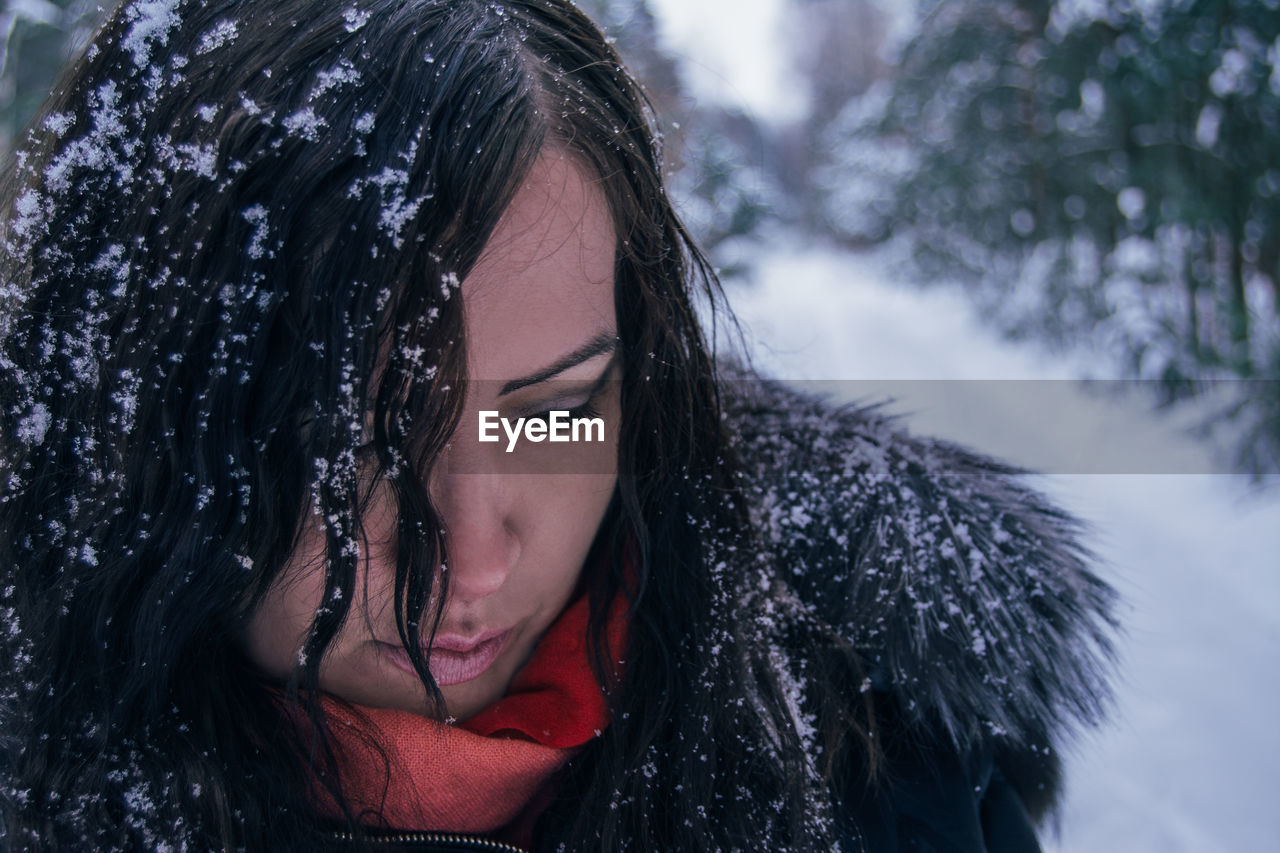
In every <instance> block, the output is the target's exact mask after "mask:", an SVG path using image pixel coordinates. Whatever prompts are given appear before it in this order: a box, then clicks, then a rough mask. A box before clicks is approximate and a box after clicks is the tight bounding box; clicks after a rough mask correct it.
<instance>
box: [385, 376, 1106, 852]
mask: <svg viewBox="0 0 1280 853" xmlns="http://www.w3.org/2000/svg"><path fill="white" fill-rule="evenodd" d="M723 402H724V406H725V418H726V423H727V427H728V430H729V432H730V435H731V437H732V438H731V440H732V443H733V446H734V447H735V449H736V451H737V454H738V455H739V457H740V460H741V462H742V464H743V466H744V475H745V476H744V480H743V489H744V492H745V494H746V496H747V498H748V500H749V503H750V513H751V517H752V521H753V526H754V527H755V528H756V530H757V531H758V532H759V535H760V538H761V543H762V547H763V548H765V549H766V550H767V551H768V552H769V554H770V556H771V557H772V563H773V565H774V566H775V567H776V568H775V576H774V577H775V582H774V583H773V584H772V585H771V586H770V588H769V590H768V593H767V595H766V596H765V599H767V601H768V606H769V607H770V608H771V611H776V612H778V613H780V614H787V613H789V614H791V618H795V619H816V620H820V621H821V622H823V623H825V624H827V625H830V626H832V627H834V628H835V629H836V630H837V631H838V632H839V633H840V634H841V635H842V636H843V637H844V638H845V639H846V640H847V641H848V642H849V643H851V644H852V645H853V647H854V648H855V649H856V650H857V651H858V652H859V653H860V655H861V658H862V660H863V661H864V662H865V664H866V667H867V673H866V674H867V678H866V679H865V681H864V682H863V684H862V685H860V686H859V688H858V689H859V690H860V691H870V693H871V695H872V699H873V704H874V707H875V715H876V720H877V733H878V736H879V737H880V739H881V747H882V749H883V751H884V756H885V762H886V765H887V766H886V767H884V769H883V770H882V772H881V773H879V774H878V775H877V777H876V781H875V782H874V783H871V784H867V783H866V782H865V780H861V779H858V780H856V781H855V782H853V783H851V784H850V785H849V786H848V790H845V791H843V792H836V794H837V796H836V799H837V801H838V804H839V806H840V809H839V811H840V814H838V815H837V816H836V818H837V821H838V824H839V832H838V835H839V836H840V847H841V849H842V850H846V851H850V850H862V851H868V853H876V851H900V850H901V851H906V850H911V851H938V853H943V851H946V853H979V852H980V851H1011V853H1012V851H1035V850H1038V849H1039V846H1038V844H1037V841H1036V834H1035V830H1034V827H1035V826H1036V824H1037V823H1038V822H1039V821H1040V819H1041V818H1043V817H1044V816H1045V815H1046V814H1047V813H1048V812H1050V811H1051V810H1052V808H1053V806H1054V805H1055V804H1056V802H1057V799H1058V797H1059V795H1060V781H1061V778H1060V777H1061V764H1060V759H1059V751H1060V747H1061V745H1062V743H1063V741H1064V739H1065V738H1066V737H1067V736H1068V735H1069V734H1070V733H1071V730H1072V729H1073V728H1074V727H1075V726H1077V725H1079V724H1087V723H1095V722H1097V721H1098V719H1099V716H1100V712H1101V710H1102V708H1103V706H1104V705H1105V704H1106V698H1107V696H1108V691H1107V686H1106V681H1105V676H1106V674H1107V670H1108V666H1107V664H1108V662H1109V658H1110V653H1111V644H1110V640H1109V635H1110V633H1111V631H1112V630H1113V628H1114V619H1113V615H1112V613H1113V610H1114V606H1115V601H1114V594H1113V592H1112V590H1111V589H1110V588H1109V587H1108V586H1107V585H1106V584H1105V583H1104V582H1103V581H1102V580H1100V579H1099V578H1098V577H1097V576H1096V575H1095V574H1094V573H1093V572H1092V570H1091V569H1090V568H1089V565H1088V561H1089V556H1088V554H1087V552H1086V551H1085V550H1084V549H1083V548H1082V546H1081V544H1080V541H1079V534H1080V532H1081V530H1080V525H1079V524H1078V523H1077V522H1076V521H1075V520H1074V519H1072V518H1071V517H1070V516H1068V515H1067V514H1065V513H1063V512H1062V511H1061V510H1059V509H1057V508H1055V507H1054V506H1053V505H1052V504H1050V503H1049V502H1047V501H1046V500H1045V498H1044V497H1042V496H1041V495H1040V494H1039V493H1037V492H1036V491H1035V490H1034V489H1032V488H1031V487H1030V486H1029V485H1028V484H1027V483H1026V482H1025V480H1026V479H1027V478H1026V476H1025V475H1024V474H1022V473H1021V472H1018V471H1015V470H1014V469H1011V468H1009V467H1007V466H1004V465H1002V464H1000V463H998V462H995V461H993V460H991V459H989V458H985V457H982V456H979V455H976V454H973V453H970V452H967V451H965V450H963V449H961V448H959V447H956V446H954V445H952V444H949V443H945V442H939V441H931V440H924V439H918V438H912V437H910V436H908V435H907V434H906V433H905V432H904V431H902V430H901V429H900V428H899V426H898V425H897V424H895V423H894V421H893V420H892V419H889V418H886V417H884V416H882V415H881V414H879V413H878V412H877V410H876V409H875V408H865V407H843V408H841V407H832V406H830V405H828V404H826V403H824V402H822V401H820V400H817V399H815V398H811V397H807V396H804V395H801V394H799V393H797V392H795V391H794V390H790V389H788V388H786V387H785V386H782V385H780V384H776V383H770V382H764V381H761V380H758V379H756V378H754V377H750V376H748V375H746V374H741V373H736V374H733V375H731V376H729V377H728V378H727V380H726V382H725V385H724V398H723ZM760 641H761V642H771V640H770V639H769V638H761V640H760ZM778 659H781V660H787V659H788V657H787V655H786V654H782V655H780V656H778ZM794 675H795V678H796V680H797V682H800V681H801V675H800V673H798V672H797V673H794ZM621 724H622V723H618V722H615V723H614V725H621ZM743 806H744V807H746V808H750V807H753V806H752V804H750V803H744V804H743ZM420 842H422V843H419V844H418V845H417V846H413V845H404V844H398V845H390V846H388V849H397V850H407V849H417V850H430V851H435V850H465V849H485V848H483V847H476V846H472V845H473V844H475V843H476V842H474V841H471V840H466V839H461V840H458V841H457V842H456V843H443V842H441V841H440V840H439V839H436V841H435V842H433V843H425V842H424V841H423V840H422V839H420ZM488 849H499V848H488Z"/></svg>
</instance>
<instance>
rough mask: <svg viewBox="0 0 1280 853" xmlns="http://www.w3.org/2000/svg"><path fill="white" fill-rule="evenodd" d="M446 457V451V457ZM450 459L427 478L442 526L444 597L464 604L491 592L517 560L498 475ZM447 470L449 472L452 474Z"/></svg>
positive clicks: (507, 498)
mask: <svg viewBox="0 0 1280 853" xmlns="http://www.w3.org/2000/svg"><path fill="white" fill-rule="evenodd" d="M450 455H452V451H451V453H450ZM461 461H462V460H459V459H450V460H447V462H452V463H454V464H447V463H446V464H445V465H442V466H441V470H439V471H438V472H437V474H436V475H435V476H433V477H432V478H431V483H430V488H431V497H432V500H433V501H434V502H435V504H436V508H437V509H438V510H439V512H440V514H441V516H442V518H443V521H444V526H445V544H446V548H447V553H448V557H447V566H448V569H447V570H448V573H449V577H448V584H449V597H450V598H451V599H452V600H454V601H455V602H470V601H476V600H479V599H481V598H484V597H485V596H487V595H491V594H493V593H494V592H497V591H498V590H499V589H500V588H501V587H502V585H503V584H504V583H506V581H507V578H508V577H509V576H510V574H511V569H512V567H513V566H515V564H516V561H517V560H518V558H519V556H520V540H519V537H518V536H517V535H516V530H515V527H514V524H513V518H512V516H511V512H510V507H511V495H510V493H509V487H510V484H509V483H507V482H506V479H507V478H504V477H503V476H502V475H500V474H495V473H470V471H474V470H475V469H474V468H469V466H467V465H465V464H461V465H459V464H457V463H459V462H461ZM450 469H453V470H452V471H451V470H450Z"/></svg>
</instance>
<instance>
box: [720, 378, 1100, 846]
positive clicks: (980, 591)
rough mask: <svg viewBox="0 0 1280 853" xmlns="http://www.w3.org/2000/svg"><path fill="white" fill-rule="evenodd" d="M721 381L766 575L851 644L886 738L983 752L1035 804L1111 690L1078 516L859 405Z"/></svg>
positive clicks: (1049, 798)
mask: <svg viewBox="0 0 1280 853" xmlns="http://www.w3.org/2000/svg"><path fill="white" fill-rule="evenodd" d="M723 395H724V397H723V399H724V404H725V418H726V421H727V424H728V426H729V429H730V432H731V434H732V435H733V443H734V445H735V447H736V450H737V452H738V454H739V455H740V457H741V462H742V465H743V466H744V479H743V484H742V485H743V489H744V491H745V493H746V495H747V496H748V499H749V505H750V507H751V510H750V511H751V513H752V516H753V519H754V521H755V524H756V527H757V530H758V532H759V535H760V537H761V538H762V539H763V540H764V541H765V542H767V543H768V551H769V552H770V554H771V555H772V557H773V558H774V560H775V567H774V572H775V573H776V585H775V589H777V588H786V589H789V590H791V591H793V593H794V596H795V597H796V598H797V599H798V600H799V602H800V603H801V606H802V607H803V608H804V610H805V611H806V612H807V613H808V614H810V615H811V616H813V617H816V618H817V619H819V620H821V621H823V622H826V623H827V624H829V625H831V626H833V627H834V628H836V630H837V631H838V633H839V634H840V635H841V636H842V637H843V638H844V639H846V640H847V641H848V642H849V643H850V644H851V645H852V646H853V647H854V648H856V649H857V650H858V652H859V653H860V655H861V657H862V660H863V661H864V665H865V666H866V668H867V672H866V677H867V679H866V681H865V682H864V683H863V684H862V685H859V688H860V689H861V690H871V691H873V692H874V694H875V695H876V696H877V705H878V706H880V707H889V708H890V709H891V711H890V712H889V713H891V714H892V715H893V716H894V717H895V719H894V727H895V733H894V737H895V738H898V739H901V740H903V741H910V742H912V743H917V744H921V745H922V747H921V748H941V749H946V750H950V751H952V752H954V753H955V754H958V755H985V756H991V757H993V760H994V762H995V765H996V767H997V768H998V769H999V771H1000V775H1001V776H1002V778H1003V779H1004V780H1007V782H1008V783H1009V784H1010V785H1012V786H1013V788H1014V790H1016V791H1017V792H1018V794H1019V795H1020V796H1021V798H1022V801H1023V803H1024V804H1025V805H1026V807H1027V809H1028V811H1029V812H1030V814H1031V816H1032V817H1033V818H1034V819H1036V820H1039V819H1041V818H1042V817H1043V816H1044V815H1045V814H1046V813H1047V812H1048V811H1050V810H1051V809H1052V806H1053V805H1054V804H1055V803H1056V800H1057V798H1058V796H1059V793H1060V775H1061V767H1060V762H1059V758H1058V755H1059V749H1060V746H1061V745H1062V744H1063V742H1064V741H1065V740H1066V739H1067V738H1068V737H1069V735H1070V734H1071V732H1072V731H1073V730H1074V729H1075V728H1077V727H1079V726H1081V725H1087V724H1096V723H1097V722H1099V721H1100V720H1101V718H1102V715H1103V712H1104V711H1105V710H1106V708H1107V705H1108V704H1109V699H1110V692H1109V688H1108V684H1107V679H1108V675H1109V674H1110V671H1111V669H1112V665H1113V659H1114V650H1113V645H1112V640H1111V637H1112V635H1113V634H1114V632H1115V629H1116V619H1115V610H1116V606H1117V601H1116V595H1115V593H1114V591H1113V590H1112V589H1111V588H1110V587H1109V586H1108V585H1107V584H1106V583H1105V582H1104V581H1103V580H1101V579H1100V578H1099V577H1098V576H1097V575H1096V574H1095V573H1094V571H1093V570H1092V569H1091V567H1090V565H1091V562H1092V557H1091V555H1090V553H1089V552H1088V551H1087V549H1086V548H1085V547H1084V545H1083V544H1082V542H1081V538H1082V533H1084V530H1083V528H1082V525H1081V524H1080V522H1078V521H1077V520H1076V519H1074V518H1072V517H1071V516H1070V515H1068V514H1066V513H1064V512H1063V511H1062V510H1060V509H1058V508H1056V507H1054V506H1053V505H1052V504H1051V503H1049V502H1048V501H1047V500H1046V499H1045V498H1044V497H1043V496H1042V495H1041V494H1039V493H1038V492H1037V491H1036V490H1035V489H1034V488H1033V487H1032V485H1031V484H1030V483H1029V482H1028V480H1029V476H1028V475H1027V474H1026V473H1025V472H1021V471H1018V470H1016V469H1013V468H1010V467H1009V466H1006V465H1003V464H1001V463H999V462H996V461H995V460H992V459H990V458H987V457H984V456H980V455H977V454H974V453H972V452H969V451H966V450H964V449H962V448H960V447H957V446H955V445H953V444H950V443H947V442H942V441H936V440H928V439H920V438H915V437H912V436H910V435H908V434H907V433H906V432H905V431H904V430H903V429H902V428H901V427H900V425H899V424H897V423H896V422H895V421H894V420H893V419H891V418H888V417H885V416H884V415H882V414H881V413H880V412H879V411H878V410H877V408H876V407H861V406H844V407H832V406H830V405H829V404H827V403H824V402H822V401H820V400H818V399H816V398H814V397H811V396H806V395H803V394H801V393H799V392H797V391H795V390H792V389H788V388H787V387H786V386H784V385H782V384H779V383H774V382H767V381H760V380H757V379H755V378H753V377H749V376H748V375H746V374H744V373H741V372H740V371H733V372H730V373H729V376H728V379H727V381H726V382H725V386H724V389H723ZM774 597H775V598H776V593H775V594H774ZM881 746H882V747H886V748H888V749H889V750H890V751H892V749H893V748H894V744H892V743H890V744H881ZM892 769H893V768H892V766H891V767H890V770H891V771H892Z"/></svg>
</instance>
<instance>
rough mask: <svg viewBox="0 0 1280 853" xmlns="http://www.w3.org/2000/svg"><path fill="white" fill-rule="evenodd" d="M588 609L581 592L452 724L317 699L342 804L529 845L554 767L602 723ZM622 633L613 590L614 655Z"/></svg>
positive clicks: (622, 613)
mask: <svg viewBox="0 0 1280 853" xmlns="http://www.w3.org/2000/svg"><path fill="white" fill-rule="evenodd" d="M587 617H588V605H587V600H586V596H585V595H584V596H582V597H581V598H579V599H577V600H576V601H574V602H572V603H571V604H570V605H569V606H568V607H567V608H566V609H565V611H564V612H563V613H562V614H561V615H560V617H559V618H558V619H557V620H556V621H555V623H553V624H552V625H551V627H550V628H548V629H547V632H546V634H544V635H543V637H542V639H541V640H540V641H539V642H538V645H537V646H536V647H535V648H534V650H533V654H532V655H531V656H530V658H529V661H528V662H527V663H526V664H525V665H524V667H523V668H522V669H521V670H520V671H519V672H518V673H517V674H516V677H515V679H514V680H513V681H512V683H511V687H510V689H509V690H508V692H507V695H506V696H504V697H503V698H502V699H500V700H498V701H497V702H496V703H494V704H493V705H491V706H489V707H488V708H486V709H485V710H483V711H481V712H480V713H479V714H477V715H476V716H474V717H472V718H471V719H469V720H467V721H466V722H465V723H463V724H462V725H460V726H451V725H447V724H445V723H441V722H438V721H436V720H432V719H429V718H427V717H422V716H419V715H417V714H413V713H410V712H408V711H399V710H395V709H391V708H365V707H359V706H356V707H352V706H349V705H343V704H341V703H338V702H336V701H333V700H329V699H326V700H324V702H323V705H324V709H325V713H326V714H327V715H328V720H329V724H330V729H331V730H332V732H333V736H334V740H335V746H336V752H337V755H338V765H339V771H340V772H341V775H342V785H343V791H344V792H345V794H346V797H347V800H348V802H349V803H350V805H351V808H352V811H353V812H354V813H355V814H356V815H357V816H360V815H364V816H368V817H369V818H370V825H377V826H383V825H385V826H388V827H393V828H395V829H399V830H410V831H412V830H433V831H443V832H459V833H469V834H483V835H496V836H498V837H501V838H503V839H504V840H511V841H514V842H517V843H521V842H523V843H525V844H527V843H528V840H529V836H530V833H531V832H532V828H533V822H534V820H535V819H536V818H537V816H538V815H539V814H540V813H541V811H542V810H543V809H544V808H546V806H547V804H548V803H549V802H550V799H551V795H552V794H553V793H554V785H553V784H552V781H553V780H552V777H553V776H554V775H555V773H556V771H558V770H559V769H560V768H562V767H563V766H564V765H565V764H566V763H567V762H568V761H569V759H570V758H572V757H573V756H574V754H575V753H577V752H578V750H579V749H580V748H581V747H582V746H583V745H584V744H586V743H587V742H589V741H590V740H591V739H592V738H595V737H598V736H599V735H600V733H601V732H602V731H604V729H605V727H607V726H608V725H609V710H608V705H607V704H606V702H605V698H604V694H603V692H602V691H601V688H600V686H599V684H598V683H597V682H596V678H595V674H594V672H593V671H592V669H591V664H590V660H589V655H588V653H587ZM626 630H627V625H626V605H625V603H624V602H623V601H622V599H621V597H619V599H618V600H616V601H615V602H614V604H613V607H612V608H611V609H610V612H609V624H608V627H607V632H606V633H607V636H608V641H609V650H610V651H611V653H613V655H614V656H615V657H616V656H617V655H618V654H619V653H621V651H622V649H623V648H624V647H625V646H624V644H625V640H626ZM379 749H381V750H382V752H379ZM383 753H385V756H386V757H385V759H384V758H383ZM388 761H389V762H390V771H391V777H390V785H388V784H387V777H386V770H387V763H386V762H388ZM379 815H380V816H381V820H378V819H377V818H378V816H379Z"/></svg>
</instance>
